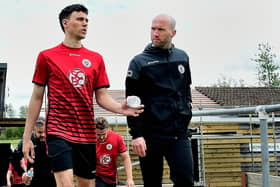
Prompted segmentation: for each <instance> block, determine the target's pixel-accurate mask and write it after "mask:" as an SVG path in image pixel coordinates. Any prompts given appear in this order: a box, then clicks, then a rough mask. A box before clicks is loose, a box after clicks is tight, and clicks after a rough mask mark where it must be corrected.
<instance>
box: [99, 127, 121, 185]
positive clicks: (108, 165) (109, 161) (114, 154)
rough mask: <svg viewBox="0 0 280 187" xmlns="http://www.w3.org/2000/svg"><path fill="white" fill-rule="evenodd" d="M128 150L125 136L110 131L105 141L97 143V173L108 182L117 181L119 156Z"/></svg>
mask: <svg viewBox="0 0 280 187" xmlns="http://www.w3.org/2000/svg"><path fill="white" fill-rule="evenodd" d="M125 151H126V146H125V143H124V141H123V138H122V137H121V136H120V135H119V134H118V133H116V132H113V131H108V135H107V138H106V140H105V143H100V142H99V141H97V144H96V175H97V176H98V177H99V178H101V179H102V180H103V181H104V182H106V183H108V184H113V183H117V158H118V154H119V153H123V152H125Z"/></svg>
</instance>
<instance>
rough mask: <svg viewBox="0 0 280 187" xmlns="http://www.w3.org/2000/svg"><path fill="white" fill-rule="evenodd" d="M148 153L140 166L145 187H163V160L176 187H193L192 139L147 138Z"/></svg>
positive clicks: (141, 159) (141, 160)
mask: <svg viewBox="0 0 280 187" xmlns="http://www.w3.org/2000/svg"><path fill="white" fill-rule="evenodd" d="M145 141H146V145H147V152H146V156H145V157H140V158H139V159H140V166H141V171H142V176H143V181H144V186H145V187H161V186H162V175H163V160H164V158H165V159H166V161H167V163H168V165H169V168H170V179H171V180H172V182H173V183H174V187H192V186H193V158H192V147H191V140H190V138H187V137H186V138H176V137H173V138H168V139H165V138H164V139H154V138H151V139H149V138H145Z"/></svg>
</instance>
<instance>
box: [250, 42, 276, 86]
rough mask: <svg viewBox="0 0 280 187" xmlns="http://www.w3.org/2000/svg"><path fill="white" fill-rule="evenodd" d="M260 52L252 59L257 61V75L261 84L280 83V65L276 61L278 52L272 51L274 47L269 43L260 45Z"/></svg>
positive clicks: (271, 84)
mask: <svg viewBox="0 0 280 187" xmlns="http://www.w3.org/2000/svg"><path fill="white" fill-rule="evenodd" d="M258 50H259V53H258V54H256V55H255V56H256V58H255V59H252V60H253V61H254V62H256V63H257V70H258V73H257V76H258V80H259V85H263V86H267V87H272V86H279V85H280V77H279V73H278V70H279V68H280V67H279V65H278V64H277V63H276V62H275V58H276V54H274V53H273V52H272V47H271V46H270V45H269V44H268V43H261V44H259V45H258Z"/></svg>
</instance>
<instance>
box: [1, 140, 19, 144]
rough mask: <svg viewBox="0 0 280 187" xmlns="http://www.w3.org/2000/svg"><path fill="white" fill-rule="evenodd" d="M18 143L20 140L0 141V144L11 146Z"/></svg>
mask: <svg viewBox="0 0 280 187" xmlns="http://www.w3.org/2000/svg"><path fill="white" fill-rule="evenodd" d="M19 141H20V139H8V140H0V144H1V143H11V144H17V143H18V142H19Z"/></svg>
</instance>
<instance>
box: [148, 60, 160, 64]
mask: <svg viewBox="0 0 280 187" xmlns="http://www.w3.org/2000/svg"><path fill="white" fill-rule="evenodd" d="M155 63H159V61H158V60H154V61H150V62H147V64H155Z"/></svg>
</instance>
